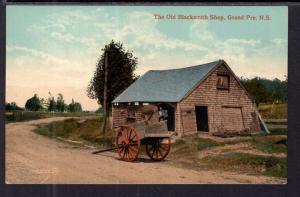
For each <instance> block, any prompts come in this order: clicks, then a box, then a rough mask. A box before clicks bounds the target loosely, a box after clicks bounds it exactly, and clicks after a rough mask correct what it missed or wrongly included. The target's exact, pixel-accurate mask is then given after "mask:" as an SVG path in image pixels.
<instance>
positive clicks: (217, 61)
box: [145, 59, 223, 74]
mask: <svg viewBox="0 0 300 197" xmlns="http://www.w3.org/2000/svg"><path fill="white" fill-rule="evenodd" d="M220 61H223V60H221V59H219V60H216V61H212V62H208V63H204V64H198V65H194V66H187V67H181V68H171V69H163V70H152V69H151V70H148V71H147V72H152V71H154V72H159V71H171V70H181V69H187V68H193V67H198V66H204V65H207V64H212V63H216V64H217V63H219V62H220ZM147 72H146V73H147ZM146 73H145V74H146Z"/></svg>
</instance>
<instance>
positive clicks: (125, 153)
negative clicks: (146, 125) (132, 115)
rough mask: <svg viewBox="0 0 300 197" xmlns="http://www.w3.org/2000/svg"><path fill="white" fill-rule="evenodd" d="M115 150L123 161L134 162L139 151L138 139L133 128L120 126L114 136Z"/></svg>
mask: <svg viewBox="0 0 300 197" xmlns="http://www.w3.org/2000/svg"><path fill="white" fill-rule="evenodd" d="M116 148H117V152H118V154H119V156H120V158H121V159H122V160H123V161H134V160H136V158H137V156H138V153H139V150H140V138H139V136H138V133H137V132H136V131H135V130H134V128H132V127H130V126H122V127H121V130H120V131H119V132H118V134H117V136H116Z"/></svg>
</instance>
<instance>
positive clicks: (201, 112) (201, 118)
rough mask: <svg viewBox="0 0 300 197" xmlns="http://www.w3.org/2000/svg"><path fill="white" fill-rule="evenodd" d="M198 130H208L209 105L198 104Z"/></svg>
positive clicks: (196, 108)
mask: <svg viewBox="0 0 300 197" xmlns="http://www.w3.org/2000/svg"><path fill="white" fill-rule="evenodd" d="M195 111H196V122H197V131H205V132H208V113H207V106H196V107H195Z"/></svg>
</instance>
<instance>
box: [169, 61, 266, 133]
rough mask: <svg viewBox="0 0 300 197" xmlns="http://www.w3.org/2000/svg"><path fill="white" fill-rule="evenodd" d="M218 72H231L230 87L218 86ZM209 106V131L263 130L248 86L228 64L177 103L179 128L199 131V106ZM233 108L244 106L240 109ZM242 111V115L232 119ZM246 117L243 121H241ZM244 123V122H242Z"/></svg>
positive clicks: (184, 131)
mask: <svg viewBox="0 0 300 197" xmlns="http://www.w3.org/2000/svg"><path fill="white" fill-rule="evenodd" d="M218 74H228V75H229V76H230V85H229V90H220V89H217V77H218ZM197 105H198V106H207V107H208V126H209V132H210V133H212V132H217V131H226V130H232V129H235V130H238V131H243V130H250V131H259V130H260V129H261V128H260V125H259V121H258V112H257V108H256V106H255V104H254V103H253V102H252V101H251V99H250V98H249V96H248V95H247V93H246V91H245V90H244V88H242V87H241V86H240V84H239V83H238V81H237V80H236V79H235V78H234V77H233V75H232V73H231V72H229V70H227V68H226V67H225V66H223V65H222V66H220V67H219V68H217V69H216V70H215V71H214V72H212V73H211V75H210V76H209V77H207V78H206V79H205V80H204V81H203V82H202V83H201V84H200V85H199V86H198V87H197V88H196V89H195V90H194V91H193V92H192V93H190V95H188V96H187V97H186V98H184V99H183V100H182V101H181V102H180V103H178V104H177V111H176V113H175V115H176V118H175V120H176V126H175V127H176V131H177V132H178V133H180V134H181V135H182V134H190V133H195V132H197V125H196V113H195V106H197ZM233 109H240V112H239V111H238V110H233ZM237 113H241V114H242V115H241V116H242V119H238V118H237V119H232V118H231V117H235V116H234V115H236V114H237ZM241 121H242V122H241ZM241 125H242V126H241Z"/></svg>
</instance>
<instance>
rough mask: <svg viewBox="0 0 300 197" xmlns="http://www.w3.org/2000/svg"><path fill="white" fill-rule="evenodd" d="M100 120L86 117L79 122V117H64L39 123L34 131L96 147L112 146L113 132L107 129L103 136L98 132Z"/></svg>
mask: <svg viewBox="0 0 300 197" xmlns="http://www.w3.org/2000/svg"><path fill="white" fill-rule="evenodd" d="M101 124H102V120H101V118H97V119H87V120H85V121H84V122H80V121H79V119H74V118H71V119H66V120H63V121H56V122H52V123H50V124H46V125H40V126H39V127H38V128H37V129H36V130H35V132H36V133H38V134H40V135H44V136H47V137H51V138H58V137H60V138H64V139H68V140H73V141H82V142H83V143H85V144H89V145H94V146H96V147H112V146H114V133H113V131H111V130H109V131H107V133H106V135H105V136H103V135H102V133H101V132H100V128H101Z"/></svg>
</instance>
